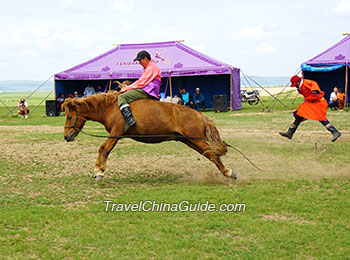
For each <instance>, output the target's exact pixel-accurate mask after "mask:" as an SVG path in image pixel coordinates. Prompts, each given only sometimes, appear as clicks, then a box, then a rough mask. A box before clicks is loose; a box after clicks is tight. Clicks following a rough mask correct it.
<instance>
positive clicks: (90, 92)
mask: <svg viewBox="0 0 350 260" xmlns="http://www.w3.org/2000/svg"><path fill="white" fill-rule="evenodd" d="M95 93H96V92H95V89H94V88H93V87H91V83H88V85H87V87H86V88H85V90H84V97H89V96H92V95H94V94H95Z"/></svg>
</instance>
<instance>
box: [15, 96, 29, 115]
mask: <svg viewBox="0 0 350 260" xmlns="http://www.w3.org/2000/svg"><path fill="white" fill-rule="evenodd" d="M17 108H18V114H19V115H21V116H22V118H28V114H29V109H28V103H27V101H25V99H24V98H22V99H21V100H20V101H19V103H18V105H17Z"/></svg>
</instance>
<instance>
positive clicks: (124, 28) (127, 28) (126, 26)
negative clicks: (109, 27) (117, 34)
mask: <svg viewBox="0 0 350 260" xmlns="http://www.w3.org/2000/svg"><path fill="white" fill-rule="evenodd" d="M131 29H132V25H131V24H130V23H128V22H124V23H123V24H122V26H121V27H120V31H121V32H128V31H130V30H131Z"/></svg>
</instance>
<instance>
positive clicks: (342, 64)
mask: <svg viewBox="0 0 350 260" xmlns="http://www.w3.org/2000/svg"><path fill="white" fill-rule="evenodd" d="M349 63H350V36H347V37H345V38H344V39H343V40H341V41H340V42H338V43H336V44H335V45H333V46H332V47H330V48H328V49H327V50H325V51H324V52H322V53H320V54H319V55H317V56H315V57H314V58H312V59H310V60H308V61H306V62H305V63H303V64H302V65H301V69H302V71H303V75H304V77H305V78H307V79H311V80H315V81H316V82H317V83H318V84H319V86H320V88H321V89H322V90H323V91H324V92H325V98H326V99H329V96H330V94H331V92H332V91H333V88H334V87H338V88H339V89H343V90H345V91H344V92H345V95H346V101H345V103H346V110H348V99H349V98H348V97H349V93H348V82H349V72H348V71H349Z"/></svg>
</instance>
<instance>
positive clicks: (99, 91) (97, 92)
mask: <svg viewBox="0 0 350 260" xmlns="http://www.w3.org/2000/svg"><path fill="white" fill-rule="evenodd" d="M102 92H104V91H102V86H101V85H98V86H97V91H96V94H100V93H102Z"/></svg>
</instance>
